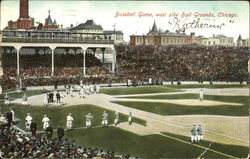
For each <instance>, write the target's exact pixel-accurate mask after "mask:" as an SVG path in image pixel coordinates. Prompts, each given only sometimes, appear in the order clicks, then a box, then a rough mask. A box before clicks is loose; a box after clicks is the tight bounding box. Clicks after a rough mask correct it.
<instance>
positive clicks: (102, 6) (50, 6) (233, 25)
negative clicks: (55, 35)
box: [0, 0, 249, 41]
mask: <svg viewBox="0 0 250 159" xmlns="http://www.w3.org/2000/svg"><path fill="white" fill-rule="evenodd" d="M0 4H1V7H0V9H1V10H0V11H1V15H0V19H1V20H0V28H1V30H2V29H3V28H4V27H6V26H7V23H8V21H9V20H13V21H16V20H17V19H18V18H19V0H2V1H1V2H0ZM48 10H51V11H50V14H51V17H52V19H53V20H54V19H56V21H57V23H58V24H60V25H61V24H62V25H63V27H69V26H70V24H73V25H74V26H76V25H78V24H80V23H84V22H85V21H86V20H87V19H93V20H94V21H95V22H96V24H100V25H101V26H102V27H103V29H104V30H114V29H115V30H121V31H122V32H123V33H124V39H125V41H129V36H130V35H132V34H136V35H142V34H147V33H148V31H149V29H150V28H151V27H152V25H153V23H154V21H155V22H156V24H157V27H158V28H160V29H161V30H162V31H165V30H169V31H171V32H174V31H176V30H178V27H177V24H176V23H177V20H178V24H179V28H180V27H181V26H183V25H184V26H185V24H186V23H191V22H193V21H194V20H195V22H197V21H198V18H199V24H200V23H203V24H205V23H206V24H207V25H216V26H217V25H218V26H221V28H186V31H185V33H186V34H190V33H191V32H195V35H203V36H205V37H211V36H213V34H224V35H226V36H229V37H234V40H235V41H236V40H237V38H238V36H239V34H241V36H242V38H249V3H248V2H247V1H205V2H204V1H203V2H201V1H80V0H78V1H65V0H57V1H52V0H47V1H46V0H43V1H39V0H30V1H29V15H30V17H33V18H35V22H42V23H44V21H45V18H47V17H48ZM174 12H175V13H176V14H178V15H177V16H176V15H173V16H171V17H170V15H171V14H172V13H174ZM117 13H120V14H119V15H121V14H122V15H126V13H130V14H131V15H132V16H118V17H115V16H116V14H117ZM133 13H134V15H133ZM183 13H186V14H188V13H189V16H187V17H182V14H183ZM219 13H223V14H224V15H227V16H229V17H225V16H222V17H219ZM141 14H144V15H146V16H141V17H140V16H139V15H141ZM150 14H152V16H150ZM156 14H162V15H163V16H161V17H160V16H156ZM212 14H213V16H212V17H210V16H211V15H212ZM195 15H196V16H199V17H195ZM175 17H177V19H176V18H175ZM186 26H187V25H186Z"/></svg>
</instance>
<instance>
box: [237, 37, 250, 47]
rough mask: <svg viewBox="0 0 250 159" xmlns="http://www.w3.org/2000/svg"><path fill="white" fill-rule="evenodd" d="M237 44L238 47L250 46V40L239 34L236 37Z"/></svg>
mask: <svg viewBox="0 0 250 159" xmlns="http://www.w3.org/2000/svg"><path fill="white" fill-rule="evenodd" d="M237 46H238V47H250V40H249V38H247V39H242V37H241V35H239V37H238V39H237Z"/></svg>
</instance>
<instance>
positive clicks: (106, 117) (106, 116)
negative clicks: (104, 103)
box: [102, 110, 109, 126]
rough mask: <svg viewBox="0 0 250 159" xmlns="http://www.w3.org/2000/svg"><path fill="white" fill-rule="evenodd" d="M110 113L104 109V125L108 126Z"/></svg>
mask: <svg viewBox="0 0 250 159" xmlns="http://www.w3.org/2000/svg"><path fill="white" fill-rule="evenodd" d="M108 116H109V115H108V113H107V112H106V111H105V110H104V112H103V114H102V126H108Z"/></svg>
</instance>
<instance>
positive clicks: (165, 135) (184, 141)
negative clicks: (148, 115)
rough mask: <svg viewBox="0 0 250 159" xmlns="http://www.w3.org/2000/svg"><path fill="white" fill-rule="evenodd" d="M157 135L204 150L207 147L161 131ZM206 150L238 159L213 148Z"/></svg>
mask: <svg viewBox="0 0 250 159" xmlns="http://www.w3.org/2000/svg"><path fill="white" fill-rule="evenodd" d="M159 135H161V136H164V137H167V138H170V139H173V140H176V141H180V142H182V143H185V144H189V145H193V146H196V147H199V148H202V149H205V150H206V149H207V148H206V147H204V146H201V145H197V144H191V143H189V142H187V141H184V140H181V139H178V138H175V137H172V136H168V135H165V134H162V133H160V134H159ZM207 150H209V151H211V152H214V153H217V154H220V155H223V156H226V157H228V158H234V159H239V157H235V156H231V155H228V154H226V153H223V152H219V151H216V150H213V149H207Z"/></svg>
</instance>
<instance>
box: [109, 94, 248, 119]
mask: <svg viewBox="0 0 250 159" xmlns="http://www.w3.org/2000/svg"><path fill="white" fill-rule="evenodd" d="M126 98H140V99H197V100H198V95H197V94H176V95H174V94H169V95H154V96H138V97H126ZM204 98H205V99H208V100H215V101H221V102H233V103H242V104H243V106H232V105H218V106H202V105H201V106H185V105H179V104H172V103H160V102H134V101H133V102H131V101H129V99H128V101H112V102H113V103H116V104H120V105H123V106H127V107H131V108H135V109H140V110H143V111H147V112H151V113H156V114H160V115H229V116H248V109H249V106H248V104H249V97H247V96H218V95H205V96H204Z"/></svg>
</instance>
